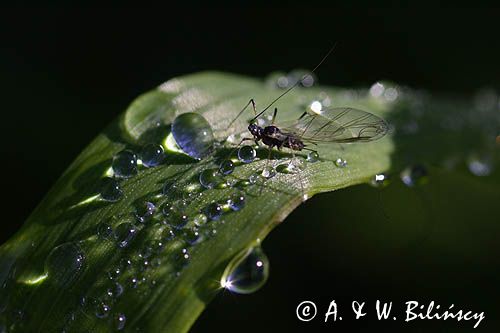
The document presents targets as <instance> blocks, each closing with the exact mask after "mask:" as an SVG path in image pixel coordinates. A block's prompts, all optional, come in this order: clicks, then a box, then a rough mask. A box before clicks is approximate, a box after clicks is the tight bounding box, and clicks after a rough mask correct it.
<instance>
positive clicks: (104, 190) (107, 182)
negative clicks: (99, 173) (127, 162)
mask: <svg viewBox="0 0 500 333" xmlns="http://www.w3.org/2000/svg"><path fill="white" fill-rule="evenodd" d="M99 194H100V195H101V198H102V199H103V200H106V201H109V202H116V201H118V200H120V198H121V197H122V196H123V191H122V189H121V187H120V184H119V183H118V181H117V180H116V179H113V178H110V177H105V178H103V179H102V180H101V186H100V189H99Z"/></svg>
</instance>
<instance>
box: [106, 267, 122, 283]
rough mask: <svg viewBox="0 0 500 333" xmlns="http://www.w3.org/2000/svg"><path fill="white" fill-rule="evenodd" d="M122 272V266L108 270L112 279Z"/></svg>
mask: <svg viewBox="0 0 500 333" xmlns="http://www.w3.org/2000/svg"><path fill="white" fill-rule="evenodd" d="M121 272H122V271H121V269H120V267H115V268H113V269H111V270H110V271H108V277H109V279H110V280H115V279H117V278H118V277H119V276H120V274H121Z"/></svg>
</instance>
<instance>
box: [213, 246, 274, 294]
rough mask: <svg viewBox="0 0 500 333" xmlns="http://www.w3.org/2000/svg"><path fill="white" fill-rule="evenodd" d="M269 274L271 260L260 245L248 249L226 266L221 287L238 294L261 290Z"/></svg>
mask: <svg viewBox="0 0 500 333" xmlns="http://www.w3.org/2000/svg"><path fill="white" fill-rule="evenodd" d="M268 276H269V261H268V259H267V256H266V255H265V254H264V252H263V251H262V249H261V248H260V246H257V247H254V248H252V249H250V250H246V251H245V252H243V253H242V254H240V255H238V256H237V257H236V258H235V259H233V260H232V261H231V263H230V264H229V265H228V266H227V267H226V269H225V271H224V274H223V275H222V278H221V287H222V288H226V289H228V290H231V291H233V292H235V293H238V294H250V293H253V292H255V291H257V290H259V289H260V288H261V287H262V286H263V285H264V284H265V283H266V281H267V278H268Z"/></svg>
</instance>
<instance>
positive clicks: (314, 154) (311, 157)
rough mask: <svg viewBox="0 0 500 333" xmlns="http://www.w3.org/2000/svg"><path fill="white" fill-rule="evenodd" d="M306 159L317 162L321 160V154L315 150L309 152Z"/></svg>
mask: <svg viewBox="0 0 500 333" xmlns="http://www.w3.org/2000/svg"><path fill="white" fill-rule="evenodd" d="M306 161H307V162H309V163H315V162H318V161H319V154H318V153H317V152H315V151H310V152H309V153H307V157H306Z"/></svg>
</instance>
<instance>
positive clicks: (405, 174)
mask: <svg viewBox="0 0 500 333" xmlns="http://www.w3.org/2000/svg"><path fill="white" fill-rule="evenodd" d="M400 176H401V180H402V181H403V183H404V184H405V185H406V186H410V187H412V186H415V185H422V184H425V183H427V181H428V173H427V169H426V168H425V167H424V166H423V165H420V164H417V165H413V166H411V167H408V168H406V169H404V170H403V171H402V172H401V175H400Z"/></svg>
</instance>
